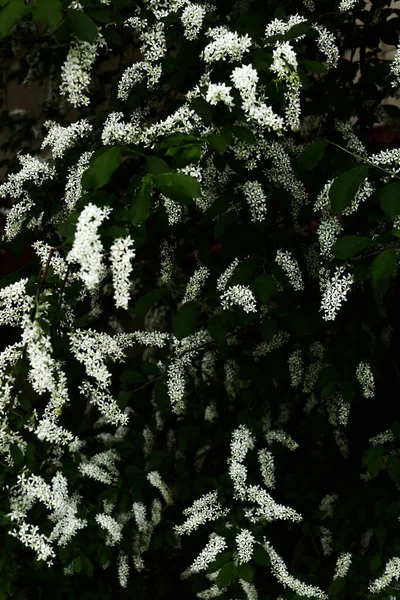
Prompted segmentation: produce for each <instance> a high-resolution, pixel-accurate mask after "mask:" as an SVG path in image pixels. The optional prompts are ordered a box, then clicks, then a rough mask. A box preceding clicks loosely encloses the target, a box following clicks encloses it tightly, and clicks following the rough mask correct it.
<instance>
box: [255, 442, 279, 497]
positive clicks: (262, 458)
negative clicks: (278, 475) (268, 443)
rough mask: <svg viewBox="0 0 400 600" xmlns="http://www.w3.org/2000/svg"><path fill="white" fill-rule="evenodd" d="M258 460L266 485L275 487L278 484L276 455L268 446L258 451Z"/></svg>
mask: <svg viewBox="0 0 400 600" xmlns="http://www.w3.org/2000/svg"><path fill="white" fill-rule="evenodd" d="M258 462H259V463H260V471H261V476H262V480H263V482H264V485H265V486H266V487H268V488H271V489H273V488H274V487H275V484H276V480H275V464H274V455H273V454H272V452H270V451H269V450H267V449H266V448H262V449H261V450H259V451H258Z"/></svg>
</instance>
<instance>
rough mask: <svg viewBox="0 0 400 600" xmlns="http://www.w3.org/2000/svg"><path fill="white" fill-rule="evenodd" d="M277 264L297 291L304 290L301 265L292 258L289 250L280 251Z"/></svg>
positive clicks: (277, 254)
mask: <svg viewBox="0 0 400 600" xmlns="http://www.w3.org/2000/svg"><path fill="white" fill-rule="evenodd" d="M275 262H276V263H277V264H278V265H279V266H280V267H281V268H282V269H283V271H284V272H285V274H286V275H287V277H288V279H289V281H290V283H291V285H292V286H293V287H294V289H295V290H297V291H299V290H304V282H303V276H302V274H301V271H300V267H299V264H298V262H297V260H296V259H294V258H293V257H292V256H291V253H290V252H289V250H282V249H279V250H278V251H277V253H276V258H275Z"/></svg>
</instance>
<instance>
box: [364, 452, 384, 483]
mask: <svg viewBox="0 0 400 600" xmlns="http://www.w3.org/2000/svg"><path fill="white" fill-rule="evenodd" d="M383 456H384V453H383V450H382V448H369V449H368V450H366V451H365V452H364V453H363V457H362V465H363V467H366V468H367V470H368V472H369V473H370V474H371V475H372V476H375V475H377V473H378V472H379V470H380V468H381V466H382V462H383Z"/></svg>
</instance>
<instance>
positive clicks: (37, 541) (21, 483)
mask: <svg viewBox="0 0 400 600" xmlns="http://www.w3.org/2000/svg"><path fill="white" fill-rule="evenodd" d="M67 485H68V484H67V480H66V478H65V477H64V476H63V475H62V474H61V473H60V472H57V473H56V475H55V476H54V477H53V480H52V484H51V486H50V485H49V484H47V483H46V482H45V480H44V479H43V477H40V476H39V475H30V476H29V477H27V474H26V473H25V472H23V473H22V474H20V475H18V477H17V484H16V486H15V488H14V489H13V491H12V494H11V495H10V507H11V512H10V513H9V517H10V519H11V520H12V521H16V522H17V524H18V526H19V528H18V529H17V530H14V531H13V532H12V533H11V535H14V536H15V537H18V538H19V539H20V540H21V541H22V542H23V543H24V544H25V545H26V546H28V547H31V548H32V549H33V550H35V551H36V552H37V558H38V560H40V559H42V560H44V561H46V562H47V563H48V565H49V566H50V565H51V564H52V561H51V560H50V561H49V557H50V558H54V557H55V553H54V551H53V549H52V546H51V542H52V541H55V540H58V545H59V546H66V544H67V543H68V542H69V541H70V540H71V538H72V537H73V536H74V535H76V533H77V531H78V530H79V529H82V528H84V527H86V525H87V521H86V520H85V519H78V518H77V516H76V514H77V510H78V502H79V501H80V499H81V498H80V496H78V495H76V494H75V495H74V496H73V497H71V498H69V497H68V490H67ZM38 501H39V502H42V503H43V504H44V505H45V506H46V508H47V509H48V510H50V511H52V512H51V514H50V515H49V517H48V518H49V520H50V521H52V522H54V523H55V526H54V528H53V530H52V532H51V533H50V536H49V537H48V538H47V537H45V536H42V535H39V534H38V527H36V526H35V527H34V526H32V525H30V524H28V523H26V521H25V519H26V517H27V513H28V511H29V510H30V509H31V508H32V507H33V506H34V504H35V503H36V502H38ZM29 530H31V533H30V534H28V531H29Z"/></svg>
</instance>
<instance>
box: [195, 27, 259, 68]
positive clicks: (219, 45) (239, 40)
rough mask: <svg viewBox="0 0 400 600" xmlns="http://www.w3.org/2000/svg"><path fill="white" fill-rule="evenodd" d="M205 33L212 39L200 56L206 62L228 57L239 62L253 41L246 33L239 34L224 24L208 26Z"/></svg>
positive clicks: (231, 60)
mask: <svg viewBox="0 0 400 600" xmlns="http://www.w3.org/2000/svg"><path fill="white" fill-rule="evenodd" d="M206 35H207V36H208V37H210V38H212V40H213V41H212V42H210V43H209V44H208V45H207V46H206V47H205V48H204V50H203V52H202V54H201V58H203V60H204V61H205V62H206V63H208V64H210V63H213V62H216V61H218V60H226V58H229V61H230V62H234V61H237V62H241V61H242V59H243V56H244V55H245V54H246V53H247V52H249V50H250V48H251V46H252V43H253V42H252V40H251V38H250V37H249V36H248V34H247V33H246V34H245V35H242V36H240V35H239V34H238V33H236V31H229V29H228V28H227V27H225V26H220V27H214V28H210V29H208V31H207V32H206Z"/></svg>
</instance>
